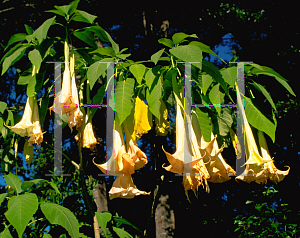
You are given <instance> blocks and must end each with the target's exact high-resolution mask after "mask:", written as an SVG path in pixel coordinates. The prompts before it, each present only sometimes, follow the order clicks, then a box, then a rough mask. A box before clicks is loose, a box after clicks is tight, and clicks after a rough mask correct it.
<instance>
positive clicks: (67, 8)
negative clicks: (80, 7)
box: [54, 5, 71, 16]
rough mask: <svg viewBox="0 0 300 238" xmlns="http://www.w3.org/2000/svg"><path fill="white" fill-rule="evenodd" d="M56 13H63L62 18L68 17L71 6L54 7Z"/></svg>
mask: <svg viewBox="0 0 300 238" xmlns="http://www.w3.org/2000/svg"><path fill="white" fill-rule="evenodd" d="M54 7H55V8H56V9H57V10H58V11H60V12H62V13H64V15H63V16H65V15H66V16H68V15H69V10H70V7H71V5H63V6H56V5H55V6H54Z"/></svg>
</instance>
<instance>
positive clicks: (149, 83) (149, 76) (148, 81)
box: [145, 68, 155, 88]
mask: <svg viewBox="0 0 300 238" xmlns="http://www.w3.org/2000/svg"><path fill="white" fill-rule="evenodd" d="M152 71H153V68H150V69H148V71H147V73H146V74H145V80H146V85H147V87H148V88H151V86H152V83H153V80H154V79H155V75H154V74H153V72H152Z"/></svg>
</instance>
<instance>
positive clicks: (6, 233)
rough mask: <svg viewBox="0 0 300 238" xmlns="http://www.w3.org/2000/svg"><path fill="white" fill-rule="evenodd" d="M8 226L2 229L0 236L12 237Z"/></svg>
mask: <svg viewBox="0 0 300 238" xmlns="http://www.w3.org/2000/svg"><path fill="white" fill-rule="evenodd" d="M8 228H9V227H8V226H7V227H6V228H5V229H4V231H2V232H1V233H0V238H13V237H12V235H11V234H10V231H9V229H8Z"/></svg>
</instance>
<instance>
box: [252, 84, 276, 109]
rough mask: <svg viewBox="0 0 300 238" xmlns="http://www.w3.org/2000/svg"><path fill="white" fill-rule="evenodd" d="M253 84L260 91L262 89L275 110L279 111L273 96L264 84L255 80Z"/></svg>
mask: <svg viewBox="0 0 300 238" xmlns="http://www.w3.org/2000/svg"><path fill="white" fill-rule="evenodd" d="M253 85H254V87H255V88H256V89H257V90H258V91H260V92H261V93H262V94H263V95H264V96H265V97H266V99H267V100H268V101H269V103H270V104H271V106H272V107H273V108H274V110H275V111H277V109H276V106H275V104H274V102H273V99H272V98H271V95H270V93H269V92H268V91H267V90H266V89H265V88H264V86H262V85H260V84H258V83H256V82H253Z"/></svg>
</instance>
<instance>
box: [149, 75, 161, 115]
mask: <svg viewBox="0 0 300 238" xmlns="http://www.w3.org/2000/svg"><path fill="white" fill-rule="evenodd" d="M157 79H158V80H157V82H156V83H155V82H153V83H154V86H153V85H152V87H151V88H152V90H149V88H148V89H147V93H146V98H147V102H148V105H149V109H150V111H151V112H152V114H153V115H154V116H156V117H157V118H158V119H159V118H160V115H159V114H160V104H161V103H160V98H161V95H162V82H161V77H158V78H157Z"/></svg>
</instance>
